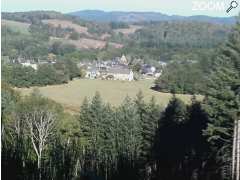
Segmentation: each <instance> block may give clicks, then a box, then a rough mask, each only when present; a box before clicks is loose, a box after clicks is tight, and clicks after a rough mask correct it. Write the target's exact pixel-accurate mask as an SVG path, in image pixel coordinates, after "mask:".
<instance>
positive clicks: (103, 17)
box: [69, 10, 236, 24]
mask: <svg viewBox="0 0 240 180" xmlns="http://www.w3.org/2000/svg"><path fill="white" fill-rule="evenodd" d="M69 14H70V15H74V16H78V17H80V18H82V19H85V20H90V21H97V22H110V21H118V22H141V21H177V20H184V21H199V22H208V23H219V24H234V23H235V22H236V20H235V17H229V18H222V17H209V16H190V17H185V16H177V15H173V16H168V15H166V14H162V13H158V12H120V11H112V12H105V11H99V10H84V11H77V12H72V13H69Z"/></svg>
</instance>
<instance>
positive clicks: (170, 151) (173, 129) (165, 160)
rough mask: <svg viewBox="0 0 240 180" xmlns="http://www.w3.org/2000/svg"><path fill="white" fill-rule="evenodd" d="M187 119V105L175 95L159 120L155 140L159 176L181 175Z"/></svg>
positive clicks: (165, 177) (169, 177) (170, 177)
mask: <svg viewBox="0 0 240 180" xmlns="http://www.w3.org/2000/svg"><path fill="white" fill-rule="evenodd" d="M185 121H186V106H185V104H184V103H183V102H182V101H180V100H179V99H177V98H176V97H175V96H174V97H173V98H172V99H171V100H170V102H169V104H168V106H167V108H166V109H165V111H164V112H163V114H162V117H161V118H160V120H159V123H158V130H157V133H156V137H155V142H154V149H153V152H154V158H155V160H156V161H157V162H156V163H157V176H158V178H162V179H166V180H168V179H169V180H172V179H180V177H181V174H182V171H181V167H182V165H183V160H184V155H185V139H184V128H183V125H184V123H185Z"/></svg>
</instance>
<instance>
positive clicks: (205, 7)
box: [1, 0, 240, 17]
mask: <svg viewBox="0 0 240 180" xmlns="http://www.w3.org/2000/svg"><path fill="white" fill-rule="evenodd" d="M238 1H239V6H238V7H237V8H234V9H232V10H231V11H230V13H226V9H227V8H228V7H229V6H230V3H231V0H210V1H209V0H181V1H180V0H167V1H166V0H1V10H2V11H4V12H18V11H33V10H55V11H60V12H63V13H68V12H74V11H79V10H104V11H154V12H161V13H165V14H168V15H184V16H190V15H209V16H220V17H225V16H226V17H227V16H233V15H237V14H238V13H239V11H240V8H239V7H240V0H238Z"/></svg>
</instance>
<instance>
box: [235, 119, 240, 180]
mask: <svg viewBox="0 0 240 180" xmlns="http://www.w3.org/2000/svg"><path fill="white" fill-rule="evenodd" d="M236 166H237V167H236V180H240V120H238V122H237V165H236Z"/></svg>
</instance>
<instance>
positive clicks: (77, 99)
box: [19, 79, 191, 112]
mask: <svg viewBox="0 0 240 180" xmlns="http://www.w3.org/2000/svg"><path fill="white" fill-rule="evenodd" d="M152 85H153V81H152V80H142V81H135V82H122V81H107V80H106V81H105V80H88V79H78V80H74V81H71V82H70V83H68V84H64V85H54V86H46V87H39V88H38V89H39V90H40V93H41V94H42V95H43V96H46V97H48V98H50V99H53V100H55V101H56V102H59V103H61V104H62V105H64V107H65V108H66V109H67V110H69V111H73V112H77V111H79V108H80V106H81V104H82V101H83V99H84V98H85V97H88V98H91V97H93V96H94V94H95V93H96V91H98V92H100V94H101V97H102V98H103V99H104V101H105V102H109V103H111V104H112V105H116V106H117V105H119V104H121V103H122V101H123V99H124V98H125V97H126V96H127V95H128V96H130V97H131V98H134V97H135V96H136V94H137V92H138V91H140V90H141V91H142V92H143V94H144V96H145V100H146V101H148V100H150V98H151V97H152V96H155V97H156V100H157V102H158V103H159V104H160V105H162V106H165V105H166V104H167V103H168V101H169V99H170V98H171V97H172V94H170V93H161V92H156V91H154V90H151V89H150V87H151V86H152ZM32 90H33V88H21V89H19V91H20V92H21V93H22V94H23V95H28V94H30V93H31V92H32ZM177 97H179V98H180V99H181V100H183V101H184V102H186V103H189V102H190V99H191V96H190V95H177Z"/></svg>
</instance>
